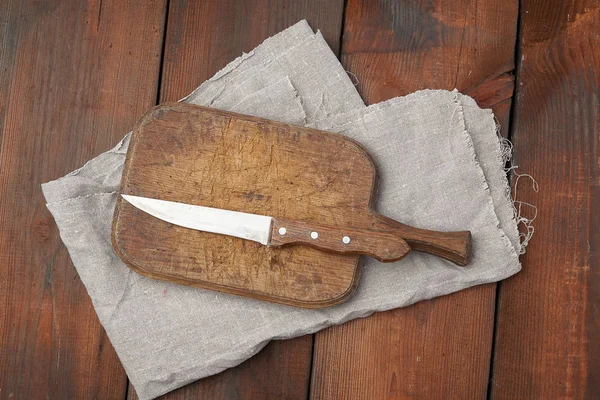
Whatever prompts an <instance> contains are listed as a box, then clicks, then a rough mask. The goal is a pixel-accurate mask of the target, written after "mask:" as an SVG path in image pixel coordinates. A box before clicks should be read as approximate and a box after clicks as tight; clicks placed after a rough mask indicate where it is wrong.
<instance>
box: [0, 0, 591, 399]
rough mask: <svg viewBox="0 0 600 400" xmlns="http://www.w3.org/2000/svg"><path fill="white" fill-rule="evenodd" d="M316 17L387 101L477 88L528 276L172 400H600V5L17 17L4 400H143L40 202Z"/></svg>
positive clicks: (276, 351) (0, 292)
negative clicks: (516, 183)
mask: <svg viewBox="0 0 600 400" xmlns="http://www.w3.org/2000/svg"><path fill="white" fill-rule="evenodd" d="M301 18H306V19H308V21H309V23H310V24H311V25H312V27H313V28H315V29H321V31H322V32H323V35H324V36H325V38H326V39H327V41H328V43H329V44H330V46H331V48H332V49H333V50H334V51H335V52H336V53H337V54H338V55H339V57H340V60H341V61H342V63H343V64H344V66H345V68H346V69H347V70H349V71H351V72H352V73H353V74H354V75H355V79H356V81H357V87H358V90H359V92H360V93H361V95H362V96H363V98H364V99H365V101H366V102H367V103H375V102H378V101H381V100H385V99H388V98H391V97H394V96H400V95H405V94H407V93H410V92H413V91H415V90H418V89H423V88H445V89H453V88H454V87H457V88H458V89H460V90H461V91H462V92H465V93H469V94H471V95H472V96H473V97H475V98H476V99H477V101H478V102H479V104H480V105H481V106H483V107H491V108H492V109H493V110H494V112H495V113H496V115H497V117H498V119H499V121H500V123H501V126H502V134H503V135H504V136H506V137H509V138H511V140H512V142H513V143H514V145H515V162H516V164H518V165H519V170H518V171H519V172H527V173H530V174H532V175H534V176H535V178H536V179H537V181H538V183H539V186H540V192H539V193H537V194H536V193H534V191H533V190H532V188H531V185H530V184H525V183H523V182H525V181H522V182H521V183H520V188H521V190H520V199H521V200H522V201H526V202H531V203H535V204H536V205H537V207H538V209H539V218H538V220H536V221H535V222H536V223H535V229H536V233H535V237H534V239H533V241H532V242H531V244H530V246H529V248H528V251H527V254H526V255H525V256H523V257H522V261H523V271H522V272H520V273H519V274H518V275H516V276H514V277H512V278H510V279H508V280H506V281H504V282H501V283H499V284H490V285H484V286H479V287H475V288H472V289H469V290H465V291H462V292H459V293H456V294H454V295H451V296H446V297H442V298H438V299H435V300H432V301H425V302H421V303H419V304H417V305H414V306H412V307H407V308H404V309H398V310H393V311H389V312H385V313H379V314H375V315H373V316H371V317H369V318H365V319H360V320H355V321H352V322H350V323H347V324H344V325H341V326H337V327H332V328H329V329H325V330H323V331H321V332H319V333H317V334H315V335H312V336H304V337H300V338H296V339H292V340H286V341H277V342H272V343H271V344H269V345H268V346H267V347H266V348H265V349H264V350H263V351H261V352H260V353H259V354H258V355H257V356H255V357H253V358H252V359H250V360H248V361H247V362H245V363H243V364H241V365H240V366H238V367H236V368H232V369H230V370H227V371H225V372H223V373H221V374H219V375H216V376H213V377H210V378H207V379H204V380H201V381H199V382H196V383H193V384H191V385H188V386H186V387H184V388H182V389H180V390H177V391H175V392H172V393H170V394H168V395H167V396H165V398H168V399H196V398H202V399H204V398H206V399H249V398H252V399H285V398H289V399H302V398H313V399H382V398H419V399H441V398H460V399H480V398H486V397H491V398H495V399H529V398H533V399H551V398H565V399H583V398H587V399H595V398H598V396H600V322H599V321H600V273H599V272H600V265H599V257H600V229H598V225H600V181H599V179H600V178H599V176H600V166H599V160H600V158H599V157H600V153H599V129H600V124H599V122H600V112H599V110H600V105H599V99H600V87H599V86H600V1H598V0H595V1H575V0H522V1H521V2H520V5H519V4H518V2H517V1H514V0H513V1H506V0H503V1H501V0H485V1H484V0H481V1H477V0H455V1H441V0H431V1H409V0H403V1H396V2H394V1H364V2H359V1H358V0H348V1H346V2H345V1H344V0H332V1H327V2H325V1H319V0H302V1H293V2H292V1H290V2H284V1H280V0H271V1H267V0H257V1H237V0H221V1H213V2H209V1H204V2H199V1H198V2H193V1H190V2H185V1H181V0H172V1H168V0H155V1H146V2H134V1H130V2H121V1H116V0H112V1H109V0H104V1H102V0H98V1H91V0H90V1H83V0H70V1H66V0H65V1H34V0H22V1H19V0H5V1H3V2H2V4H1V5H0V43H1V49H0V129H1V131H0V146H1V147H0V149H1V150H0V340H1V345H0V398H2V399H4V398H15V399H28V398H31V399H38V398H47V397H48V398H56V399H76V398H83V399H88V398H99V399H113V398H114V399H123V398H131V399H135V398H136V397H137V396H136V394H135V391H134V390H133V388H132V387H131V386H130V385H129V383H128V381H127V377H126V375H125V371H124V370H123V368H122V366H121V363H120V362H119V360H118V358H117V356H116V354H115V352H114V350H113V348H112V346H111V345H110V342H109V341H108V339H107V337H106V334H105V332H104V330H103V329H102V327H101V326H100V324H99V322H98V319H97V317H96V315H95V313H94V310H93V308H92V304H91V301H90V299H89V297H88V295H87V293H86V291H85V288H84V287H83V285H82V283H81V281H80V280H79V278H78V276H77V273H76V271H75V269H74V268H73V265H72V263H71V261H70V259H69V257H68V254H67V251H66V249H65V247H64V246H63V245H62V243H61V241H60V238H59V232H58V230H57V228H56V226H55V224H54V222H53V220H52V217H51V215H50V214H49V212H48V211H47V209H46V207H45V205H44V199H43V197H42V194H41V190H40V184H41V183H42V182H46V181H48V180H51V179H55V178H57V177H59V176H62V175H64V174H65V173H67V172H69V171H71V170H73V169H75V168H77V167H79V166H81V165H82V164H83V163H84V162H85V161H86V160H88V159H90V158H91V157H93V156H96V155H98V154H99V153H101V152H103V151H105V150H107V149H109V148H110V147H112V146H113V145H114V144H115V143H116V142H117V141H118V140H119V139H120V138H121V137H122V136H123V134H124V133H125V132H127V131H128V130H129V129H130V128H131V127H132V126H133V124H134V123H135V122H136V120H137V119H138V118H139V117H140V116H141V115H142V114H143V113H144V111H146V110H147V109H149V108H150V107H151V106H153V105H154V104H156V103H159V102H163V101H173V100H177V99H180V98H181V97H183V96H184V95H186V94H187V93H189V92H190V91H191V90H192V89H194V88H195V87H196V86H198V85H199V84H200V83H202V82H203V81H204V80H205V79H207V78H209V77H210V76H212V75H213V74H214V73H215V72H216V71H217V70H219V69H220V68H221V67H223V66H224V65H226V64H227V62H229V61H231V60H233V59H234V58H235V57H237V56H238V55H240V54H241V52H242V51H249V50H251V49H252V48H254V47H255V46H257V45H258V44H259V43H261V42H262V41H263V40H264V39H265V38H267V37H268V36H270V35H273V34H275V33H277V32H279V31H280V30H282V29H284V28H286V27H288V26H289V25H291V24H293V23H295V22H297V21H298V20H299V19H301Z"/></svg>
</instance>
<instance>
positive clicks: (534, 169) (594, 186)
mask: <svg viewBox="0 0 600 400" xmlns="http://www.w3.org/2000/svg"><path fill="white" fill-rule="evenodd" d="M521 16H522V29H521V32H522V36H521V38H520V53H521V57H520V66H519V69H518V70H519V73H518V77H517V82H518V84H517V88H518V89H517V92H516V103H515V122H514V125H513V128H514V131H513V135H512V138H513V142H514V145H515V163H516V164H517V165H519V169H518V170H517V172H520V173H529V174H531V175H533V176H534V177H535V178H536V180H537V182H538V183H539V188H540V191H539V193H535V192H534V190H533V189H532V184H531V181H528V180H527V179H526V178H522V179H521V180H520V181H519V186H518V188H519V192H518V197H519V199H520V200H522V201H525V202H528V203H533V204H535V205H536V206H537V207H538V209H539V218H538V219H537V220H536V221H535V223H534V225H535V236H534V237H533V240H532V241H531V243H530V245H529V247H528V249H527V254H526V255H525V256H524V257H523V259H522V260H523V270H522V272H521V273H519V274H518V275H516V276H514V277H513V278H510V279H508V280H507V281H506V282H503V283H502V284H501V285H500V291H499V306H498V307H499V308H498V317H497V318H498V322H497V342H496V346H495V349H496V350H495V357H494V365H493V372H494V373H493V377H492V378H493V379H492V391H491V393H492V398H494V399H518V398H521V399H524V398H537V399H544V398H548V399H549V398H554V399H556V398H560V399H597V398H598V395H599V393H600V340H599V338H600V324H599V323H598V321H600V308H598V305H599V304H600V273H599V272H600V269H599V268H600V264H599V262H598V261H599V257H600V230H599V228H598V226H600V208H599V205H600V190H599V186H600V180H599V169H600V168H599V164H598V160H600V154H599V152H598V147H599V141H600V140H599V139H600V138H599V135H600V104H599V99H600V52H599V51H598V49H600V2H599V1H584V2H581V1H541V0H537V1H534V0H524V1H522V2H521ZM526 211H527V212H526V213H525V216H527V215H529V216H530V215H531V210H530V209H527V208H526Z"/></svg>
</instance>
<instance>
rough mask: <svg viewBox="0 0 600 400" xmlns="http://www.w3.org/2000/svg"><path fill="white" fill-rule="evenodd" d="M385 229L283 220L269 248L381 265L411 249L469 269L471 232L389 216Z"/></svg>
mask: <svg viewBox="0 0 600 400" xmlns="http://www.w3.org/2000/svg"><path fill="white" fill-rule="evenodd" d="M381 218H382V219H383V220H384V221H385V228H386V229H385V230H379V229H376V228H375V229H349V228H340V227H332V226H326V225H320V224H312V223H307V222H299V221H290V220H284V219H280V218H276V219H274V220H273V224H272V226H271V238H270V241H269V246H271V247H280V246H284V245H305V246H310V247H314V248H317V249H319V250H325V251H333V252H336V253H341V254H364V255H368V256H371V257H373V258H376V259H377V260H379V261H381V262H391V261H397V260H400V259H401V258H402V257H404V256H405V255H406V254H407V253H408V252H409V251H410V250H411V249H413V250H417V251H423V252H425V253H430V254H433V255H436V256H438V257H442V258H444V259H446V260H449V261H452V262H453V263H455V264H457V265H460V266H465V265H467V263H468V261H469V254H470V250H471V233H470V232H468V231H463V232H435V231H428V230H425V229H418V228H413V227H411V226H408V225H404V224H401V223H399V222H397V221H394V220H391V219H389V218H386V217H381Z"/></svg>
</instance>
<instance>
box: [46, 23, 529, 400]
mask: <svg viewBox="0 0 600 400" xmlns="http://www.w3.org/2000/svg"><path fill="white" fill-rule="evenodd" d="M184 101H188V102H192V103H195V104H200V105H208V106H213V107H217V108H221V109H224V110H231V111H236V112H240V113H245V114H250V115H255V116H259V117H265V118H270V119H275V120H280V121H283V122H288V123H292V124H298V125H308V126H312V127H315V128H318V129H324V130H330V131H333V132H340V133H342V134H345V135H348V136H350V137H352V138H354V139H356V140H358V141H359V142H361V143H362V144H363V145H364V146H365V147H366V148H367V149H368V151H369V152H370V154H371V155H372V156H373V158H374V159H375V162H376V164H377V166H378V172H379V179H380V185H379V193H378V194H377V204H376V207H377V210H378V211H380V212H381V213H383V214H385V215H387V216H389V217H391V218H394V219H397V220H399V221H402V222H404V223H407V224H412V225H414V226H418V227H422V228H427V229H436V230H466V229H469V230H471V231H472V233H473V259H472V261H471V263H470V264H469V266H467V267H466V268H461V267H457V266H455V265H453V264H451V263H449V262H447V261H444V260H442V259H440V258H437V257H434V256H430V255H427V254H423V253H418V252H411V253H410V254H409V255H408V256H407V257H406V258H405V259H403V260H401V261H399V262H396V263H390V264H381V263H378V262H376V261H374V260H372V259H369V258H366V260H365V263H364V264H365V266H364V270H363V274H362V278H361V283H360V285H359V287H358V289H357V291H356V293H355V295H354V296H353V297H352V298H351V299H350V300H348V301H347V302H346V303H343V304H341V305H338V306H334V307H329V308H325V309H320V310H305V309H300V308H294V307H288V306H283V305H277V304H270V303H267V302H262V301H259V300H252V299H247V298H242V297H238V296H234V295H228V294H222V293H217V292H213V291H209V290H202V289H197V288H191V287H187V286H182V285H177V284H171V283H167V282H162V281H156V280H152V279H149V278H146V277H143V276H141V275H139V274H137V273H135V272H133V271H132V270H130V269H129V268H127V267H126V266H125V265H124V264H123V263H122V262H121V260H120V259H119V258H118V257H117V256H116V254H115V253H114V251H113V249H112V246H111V240H110V230H111V229H110V228H111V226H110V225H111V220H112V215H113V211H114V206H115V202H116V198H117V193H116V191H117V190H118V186H119V183H120V178H121V174H122V170H123V163H124V160H125V155H126V152H127V147H128V145H129V135H127V136H125V138H124V139H123V140H122V141H121V142H120V143H119V144H117V146H115V147H114V148H113V149H111V150H109V151H107V152H106V153H103V154H101V155H99V156H98V157H96V158H94V159H93V160H91V161H89V162H88V163H87V164H86V165H85V166H84V167H82V168H81V169H79V170H77V171H74V172H72V173H70V174H68V175H67V176H65V177H63V178H60V179H58V180H56V181H52V182H49V183H46V184H44V185H43V191H44V195H45V197H46V200H47V206H48V208H49V210H50V212H51V213H52V214H53V216H54V219H55V220H56V223H57V225H58V227H59V230H60V234H61V238H62V240H63V242H64V243H65V245H66V246H67V248H68V250H69V254H70V255H71V258H72V260H73V263H74V265H75V267H76V268H77V271H78V273H79V275H80V277H81V280H82V282H83V283H84V285H85V286H86V288H87V291H88V294H89V295H90V298H91V299H92V302H93V304H94V307H95V310H96V312H97V314H98V317H99V319H100V322H101V323H102V325H103V326H104V328H105V329H106V332H107V334H108V337H109V339H110V340H111V343H112V344H113V346H114V348H115V350H116V351H117V354H118V355H119V358H120V359H121V361H122V363H123V366H124V368H125V370H126V372H127V375H128V376H129V379H130V380H131V382H132V384H133V385H134V387H135V389H136V391H137V394H138V395H139V397H140V398H141V399H151V398H154V397H157V396H159V395H161V394H164V393H166V392H169V391H171V390H173V389H176V388H178V387H180V386H183V385H185V384H187V383H189V382H192V381H194V380H197V379H200V378H203V377H206V376H209V375H212V374H216V373H218V372H220V371H222V370H224V369H226V368H229V367H233V366H235V365H237V364H239V363H241V362H242V361H244V360H246V359H247V358H249V357H251V356H252V355H254V354H255V353H257V352H258V351H259V350H260V349H261V348H263V347H264V346H265V345H266V344H267V343H268V342H269V341H270V340H273V339H285V338H291V337H295V336H300V335H304V334H307V333H312V332H316V331H318V330H320V329H323V328H325V327H327V326H330V325H332V324H340V323H343V322H345V321H348V320H350V319H353V318H358V317H365V316H367V315H369V314H371V313H373V312H375V311H382V310H388V309H392V308H396V307H402V306H406V305H409V304H412V303H415V302H417V301H420V300H424V299H430V298H432V297H436V296H440V295H444V294H447V293H451V292H454V291H457V290H461V289H464V288H467V287H470V286H473V285H477V284H482V283H487V282H494V281H497V280H500V279H503V278H506V277H508V276H510V275H512V274H514V273H516V272H517V271H519V269H520V264H519V260H518V255H517V254H518V251H519V249H520V245H519V239H518V233H517V228H516V222H515V219H514V215H513V208H512V204H511V202H510V199H509V197H508V196H507V195H506V191H507V187H508V186H507V182H506V178H505V174H504V171H503V163H502V157H501V153H502V151H501V146H500V142H499V140H498V137H497V135H496V125H495V122H494V118H493V115H492V113H491V112H490V111H489V110H481V109H479V108H478V107H477V105H476V104H475V102H474V101H473V100H472V99H470V98H469V97H466V96H463V95H461V94H459V93H458V92H448V91H441V90H427V91H420V92H417V93H414V94H411V95H409V96H406V97H401V98H396V99H392V100H389V101H387V102H383V103H380V104H376V105H373V106H370V107H365V105H364V103H363V102H362V100H361V99H360V96H359V95H358V93H357V92H356V90H355V88H354V86H353V84H352V82H351V81H350V79H349V78H348V76H347V74H346V72H345V71H344V69H343V68H342V67H341V65H340V64H339V62H338V60H337V59H336V57H335V55H334V54H333V53H332V52H331V50H330V49H329V48H328V46H327V44H326V43H325V41H324V40H323V38H322V36H321V35H320V33H318V32H317V33H313V31H312V30H311V28H310V27H309V26H308V24H307V23H306V22H305V21H301V22H299V23H298V24H296V25H294V26H292V27H291V28H288V29H287V30H285V31H283V32H281V33H279V34H277V35H275V36H273V37H271V38H269V39H267V40H266V41H265V42H264V43H263V44H262V45H260V46H259V47H257V48H256V49H255V50H254V51H252V52H250V53H248V54H245V55H242V56H241V57H240V58H238V59H236V60H234V61H233V62H232V63H230V64H229V65H228V66H227V67H225V68H224V69H223V70H222V71H220V72H219V73H217V74H216V75H215V77H213V78H212V79H210V80H208V81H207V82H205V83H204V84H202V85H201V86H200V87H199V88H198V89H196V90H195V91H194V92H193V93H192V94H191V95H190V96H188V97H187V98H186V99H184Z"/></svg>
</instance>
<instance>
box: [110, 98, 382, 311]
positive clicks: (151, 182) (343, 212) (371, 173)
mask: <svg viewBox="0 0 600 400" xmlns="http://www.w3.org/2000/svg"><path fill="white" fill-rule="evenodd" d="M192 132H193V134H191V133H192ZM332 153H336V154H337V157H334V158H331V157H330V154H332ZM375 178H376V174H375V167H374V165H373V163H372V161H371V159H370V157H369V156H368V154H367V153H366V152H365V150H364V149H363V148H362V146H361V145H359V144H358V143H357V142H355V141H353V140H351V139H348V138H346V137H344V136H342V135H339V134H334V133H327V132H322V131H318V130H314V129H308V128H301V127H297V126H292V125H287V124H283V123H278V122H273V121H267V120H263V119H260V118H254V117H248V116H243V115H239V114H234V113H229V112H225V111H219V110H214V109H207V108H203V107H199V106H194V105H188V104H182V103H169V104H167V105H163V106H160V107H157V108H155V109H154V110H153V111H151V112H150V113H148V114H147V115H146V116H144V118H143V119H142V121H141V122H140V123H139V124H138V126H136V129H135V130H134V133H133V136H132V139H131V145H130V147H129V152H128V154H127V161H126V163H125V169H124V172H123V181H122V186H121V193H123V194H129V195H134V196H141V197H148V198H154V199H162V200H169V201H175V202H180V203H185V204H196V205H202V206H205V207H213V208H220V209H224V210H231V211H241V212H247V213H252V214H258V215H267V216H271V217H274V218H276V219H277V218H281V219H285V220H291V221H302V222H303V223H308V224H310V223H313V224H323V225H330V226H344V227H349V228H355V229H359V228H364V227H369V226H371V225H373V223H374V219H375V214H374V213H372V212H371V208H370V205H371V197H372V194H373V189H374V186H375ZM113 243H114V244H115V249H116V250H117V253H118V254H119V255H120V257H121V258H122V259H123V260H124V261H125V262H126V263H127V264H128V265H129V266H130V267H132V268H134V269H135V270H136V271H138V272H140V273H144V274H146V275H148V276H151V277H154V278H160V279H166V280H169V281H176V282H181V283H185V284H189V285H196V286H199V287H203V288H211V289H215V290H220V291H224V292H227V293H235V294H242V295H246V296H250V297H255V298H261V299H267V300H272V301H276V302H281V303H285V304H293V305H303V306H305V307H323V306H325V305H329V304H335V303H338V302H340V301H342V300H344V299H346V298H347V297H348V296H350V295H351V294H352V293H353V291H354V289H355V288H356V285H357V283H358V278H359V272H360V268H359V264H358V261H359V257H358V256H356V255H342V254H336V253H331V252H322V251H319V250H316V249H313V248H310V247H307V246H289V247H282V248H272V247H267V246H264V245H262V244H260V243H257V242H254V241H249V240H244V239H239V238H236V237H232V236H227V235H215V234H212V233H209V232H202V231H197V230H191V229H186V228H182V227H179V226H175V225H172V224H170V223H167V222H164V221H162V220H159V219H158V218H155V217H152V216H151V215H149V214H146V213H145V212H143V211H141V210H139V209H137V208H136V207H134V206H132V205H131V204H129V203H128V202H126V201H124V200H123V199H119V200H118V201H117V211H116V212H115V219H114V224H113Z"/></svg>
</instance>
